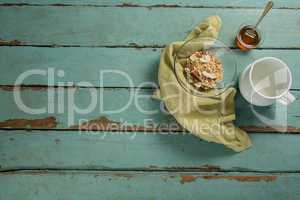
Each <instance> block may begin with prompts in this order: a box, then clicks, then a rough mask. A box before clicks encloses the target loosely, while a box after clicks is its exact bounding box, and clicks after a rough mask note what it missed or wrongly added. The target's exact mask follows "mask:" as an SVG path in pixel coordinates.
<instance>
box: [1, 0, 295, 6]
mask: <svg viewBox="0 0 300 200" xmlns="http://www.w3.org/2000/svg"><path fill="white" fill-rule="evenodd" d="M274 2H275V5H274V7H275V8H299V7H300V3H299V1H298V0H289V1H286V0H275V1H274ZM0 3H5V4H33V5H52V4H58V5H90V6H120V7H137V6H153V7H200V8H201V7H234V8H235V7H237V8H240V7H251V8H252V7H263V6H264V5H265V4H266V2H265V1H261V0H260V1H252V0H223V1H220V0H151V1H144V0H85V1H82V0H43V1H39V0H10V1H7V0H0Z"/></svg>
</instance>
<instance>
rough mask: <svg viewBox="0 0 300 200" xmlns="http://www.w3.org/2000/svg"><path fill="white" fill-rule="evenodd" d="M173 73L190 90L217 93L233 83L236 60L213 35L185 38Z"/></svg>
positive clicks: (197, 92) (235, 75)
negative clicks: (209, 36) (210, 36)
mask: <svg viewBox="0 0 300 200" xmlns="http://www.w3.org/2000/svg"><path fill="white" fill-rule="evenodd" d="M173 70H174V73H175V76H176V79H177V81H178V83H179V84H180V85H181V87H182V88H183V89H184V90H185V91H187V92H188V93H189V94H192V95H195V96H199V97H216V96H218V95H220V94H222V93H223V92H224V91H225V90H226V89H227V88H229V87H231V86H233V85H234V83H235V81H236V78H237V60H236V57H235V55H234V53H233V51H232V50H231V49H230V48H228V47H227V46H226V45H225V44H224V43H223V42H221V41H219V40H217V39H213V38H196V39H191V40H189V41H186V42H185V43H184V44H182V45H181V46H180V47H179V48H178V50H177V51H176V52H175V54H174V69H173Z"/></svg>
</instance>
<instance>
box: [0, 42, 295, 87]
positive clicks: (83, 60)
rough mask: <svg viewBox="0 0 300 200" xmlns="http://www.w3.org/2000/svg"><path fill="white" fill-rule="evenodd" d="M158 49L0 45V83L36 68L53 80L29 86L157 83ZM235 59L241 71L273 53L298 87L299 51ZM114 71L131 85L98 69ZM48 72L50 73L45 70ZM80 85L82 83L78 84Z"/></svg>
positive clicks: (38, 80) (9, 82) (259, 53)
mask: <svg viewBox="0 0 300 200" xmlns="http://www.w3.org/2000/svg"><path fill="white" fill-rule="evenodd" d="M160 52H161V49H159V48H142V49H135V48H72V47H70V48H38V47H1V48H0V66H1V68H0V84H1V85H14V83H15V81H16V79H17V78H18V77H19V76H20V74H22V73H24V72H26V71H28V70H32V69H39V70H45V72H48V71H47V70H48V68H54V70H55V72H56V73H55V74H56V76H55V78H54V81H53V83H50V82H49V81H48V76H42V75H34V76H29V77H28V78H26V79H25V80H24V84H29V85H58V82H64V83H65V84H66V83H67V82H72V83H73V84H74V85H80V83H79V82H81V81H85V82H89V83H90V84H92V85H94V86H100V80H102V81H103V86H104V87H138V86H140V84H142V83H144V82H154V83H155V84H157V72H158V63H159V56H160ZM235 53H236V56H237V60H238V63H239V64H238V71H239V72H241V71H242V70H243V69H244V68H245V67H246V66H247V65H248V64H249V63H251V62H252V61H253V60H254V59H258V58H261V57H265V56H275V57H278V58H280V59H282V60H283V61H285V62H286V63H287V64H288V65H289V67H290V68H291V71H292V73H293V74H294V76H295V77H294V83H293V85H292V88H294V89H300V79H297V78H296V75H297V74H300V68H299V67H298V65H297V63H300V57H299V53H300V51H299V50H253V51H251V52H248V53H242V52H239V51H238V50H237V51H235ZM58 70H62V71H64V77H59V76H58V75H57V72H58ZM104 70H116V71H121V72H122V73H125V74H126V75H128V76H129V77H130V79H132V84H130V82H129V81H128V80H127V79H126V77H125V76H123V75H120V74H117V73H105V74H104V75H105V76H104V78H102V79H101V78H100V71H102V72H103V71H104ZM48 74H49V73H48ZM81 85H83V84H81Z"/></svg>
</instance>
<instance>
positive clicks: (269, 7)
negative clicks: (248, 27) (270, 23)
mask: <svg viewBox="0 0 300 200" xmlns="http://www.w3.org/2000/svg"><path fill="white" fill-rule="evenodd" d="M273 5H274V3H273V1H269V2H268V4H267V5H266V7H265V9H264V12H263V13H262V14H261V16H260V18H259V20H258V21H257V23H256V24H255V28H256V27H257V26H258V24H259V23H260V22H261V20H262V19H263V18H264V17H265V16H266V14H267V13H268V12H269V11H270V10H271V9H272V7H273Z"/></svg>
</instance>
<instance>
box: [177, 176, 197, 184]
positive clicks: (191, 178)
mask: <svg viewBox="0 0 300 200" xmlns="http://www.w3.org/2000/svg"><path fill="white" fill-rule="evenodd" d="M197 178H199V176H181V180H180V183H181V184H185V183H190V182H194V181H195V180H196V179H197Z"/></svg>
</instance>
